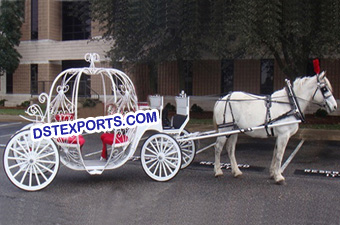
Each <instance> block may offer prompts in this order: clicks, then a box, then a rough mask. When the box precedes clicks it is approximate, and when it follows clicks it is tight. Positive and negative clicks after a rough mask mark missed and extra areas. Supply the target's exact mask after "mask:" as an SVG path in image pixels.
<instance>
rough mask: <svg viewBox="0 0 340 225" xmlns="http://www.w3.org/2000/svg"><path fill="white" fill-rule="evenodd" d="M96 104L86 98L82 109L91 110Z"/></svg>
mask: <svg viewBox="0 0 340 225" xmlns="http://www.w3.org/2000/svg"><path fill="white" fill-rule="evenodd" d="M96 104H97V103H96V101H95V100H93V99H90V98H88V99H86V100H85V101H84V102H83V107H90V108H92V107H95V106H96Z"/></svg>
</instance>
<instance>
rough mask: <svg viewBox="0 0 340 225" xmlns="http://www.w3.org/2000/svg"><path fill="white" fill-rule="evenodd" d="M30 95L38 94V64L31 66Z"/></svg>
mask: <svg viewBox="0 0 340 225" xmlns="http://www.w3.org/2000/svg"><path fill="white" fill-rule="evenodd" d="M31 94H34V95H36V94H38V64H31Z"/></svg>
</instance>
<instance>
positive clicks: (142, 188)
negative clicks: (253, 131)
mask: <svg viewBox="0 0 340 225" xmlns="http://www.w3.org/2000/svg"><path fill="white" fill-rule="evenodd" d="M23 125H24V123H15V122H13V123H12V122H11V123H0V146H2V147H0V151H1V152H3V149H4V147H3V146H4V145H5V144H6V143H7V141H8V140H9V138H10V135H11V134H13V133H14V132H15V131H17V130H19V129H20V127H22V126H23ZM211 141H212V140H205V141H203V142H202V143H200V145H201V146H204V145H206V144H207V143H208V142H211ZM298 142H299V140H291V141H290V143H289V145H288V148H287V151H286V155H285V158H287V157H288V155H289V153H291V152H292V151H293V149H294V148H295V146H296V144H297V143H298ZM94 143H95V141H93V140H92V141H87V143H86V144H89V145H94ZM90 147H93V148H100V145H98V146H90ZM273 147H274V140H273V139H266V140H259V139H249V138H245V137H241V138H240V140H239V143H238V145H237V151H236V156H237V159H238V162H239V163H241V164H249V165H250V168H249V169H243V172H244V174H243V176H242V177H241V178H238V179H235V178H232V176H231V173H230V171H229V170H224V174H225V175H224V176H223V177H220V178H215V177H214V176H213V169H212V167H209V166H202V165H200V162H201V161H213V157H214V153H213V151H212V150H207V151H205V152H204V153H202V154H199V155H197V157H196V159H195V163H194V164H193V165H191V166H189V167H188V168H187V169H185V170H182V171H180V172H179V174H178V175H177V176H176V177H175V178H174V179H172V180H171V181H169V182H165V183H162V182H155V181H152V180H151V179H150V178H149V177H148V176H147V175H146V174H145V173H144V172H143V169H142V166H141V164H140V162H138V161H136V162H128V163H127V164H125V165H124V166H122V167H121V168H119V169H116V170H110V171H105V172H104V173H103V174H102V175H100V176H91V175H89V174H87V173H86V172H79V171H72V170H70V169H68V168H66V167H61V168H60V170H59V173H58V174H57V176H56V178H55V179H54V181H53V182H52V184H51V185H50V186H48V187H47V188H46V189H44V190H41V191H38V192H32V193H30V192H25V191H22V190H20V189H18V188H16V187H15V186H14V185H12V184H11V182H10V181H9V180H8V179H7V177H6V175H5V173H4V170H3V162H2V157H1V159H0V161H1V164H0V165H1V166H0V167H1V168H0V225H5V224H6V225H7V224H148V225H149V224H325V225H326V224H327V225H331V224H334V225H340V192H339V191H340V177H334V178H331V177H326V176H325V175H323V176H321V175H320V176H318V175H313V176H312V175H302V174H296V172H295V171H296V170H304V169H308V168H309V169H318V170H330V171H340V148H339V147H340V142H330V141H327V142H326V141H306V143H305V144H304V146H303V147H302V149H301V150H300V152H299V153H298V154H297V155H296V157H295V158H294V159H293V161H292V162H291V164H290V165H289V166H288V168H287V169H286V171H285V172H284V176H285V177H286V185H276V184H274V182H273V181H272V180H271V179H269V173H268V166H269V165H270V160H271V157H272V149H273ZM222 161H223V162H228V159H227V156H226V152H225V151H224V153H223V155H222Z"/></svg>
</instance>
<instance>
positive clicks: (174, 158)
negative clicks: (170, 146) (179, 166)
mask: <svg viewBox="0 0 340 225" xmlns="http://www.w3.org/2000/svg"><path fill="white" fill-rule="evenodd" d="M165 158H166V159H167V160H175V161H177V160H178V158H176V157H165Z"/></svg>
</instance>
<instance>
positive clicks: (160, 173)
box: [159, 162, 162, 177]
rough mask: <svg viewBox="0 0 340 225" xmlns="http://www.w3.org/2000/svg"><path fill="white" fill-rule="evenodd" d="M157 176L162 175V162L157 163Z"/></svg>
mask: <svg viewBox="0 0 340 225" xmlns="http://www.w3.org/2000/svg"><path fill="white" fill-rule="evenodd" d="M159 165H160V166H159V176H160V177H162V163H161V162H160V163H159Z"/></svg>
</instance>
